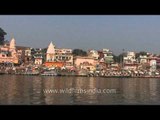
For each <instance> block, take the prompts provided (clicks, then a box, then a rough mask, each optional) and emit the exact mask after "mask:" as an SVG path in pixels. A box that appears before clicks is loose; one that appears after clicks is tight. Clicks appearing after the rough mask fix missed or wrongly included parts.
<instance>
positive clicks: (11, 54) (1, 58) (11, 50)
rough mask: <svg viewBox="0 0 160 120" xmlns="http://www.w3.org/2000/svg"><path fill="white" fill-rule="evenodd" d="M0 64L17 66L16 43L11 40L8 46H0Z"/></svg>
mask: <svg viewBox="0 0 160 120" xmlns="http://www.w3.org/2000/svg"><path fill="white" fill-rule="evenodd" d="M0 63H13V64H18V54H17V51H16V41H15V39H14V38H12V39H11V41H10V43H9V44H7V43H6V44H4V45H3V46H0Z"/></svg>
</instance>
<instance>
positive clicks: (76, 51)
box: [72, 49, 87, 56]
mask: <svg viewBox="0 0 160 120" xmlns="http://www.w3.org/2000/svg"><path fill="white" fill-rule="evenodd" d="M72 54H73V55H74V56H87V52H86V51H83V50H81V49H74V50H73V52H72Z"/></svg>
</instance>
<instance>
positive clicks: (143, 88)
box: [0, 75, 160, 105]
mask: <svg viewBox="0 0 160 120" xmlns="http://www.w3.org/2000/svg"><path fill="white" fill-rule="evenodd" d="M71 88H72V90H73V89H74V90H95V89H96V90H102V91H103V90H104V89H105V90H108V92H107V93H98V92H93V91H91V92H88V93H84V92H82V93H80V92H78V91H77V92H75V91H74V92H73V91H72V92H68V93H46V92H45V91H44V90H56V91H58V90H68V89H71ZM109 90H116V91H114V92H112V91H109ZM0 104H1V105H57V104H58V105H64V104H65V105H76V104H84V105H85V104H87V105H121V104H122V105H128V104H136V105H137V104H142V105H143V104H145V105H150V104H160V79H157V78H155V79H153V78H150V79H148V78H145V79H144V78H143V79H142V78H93V77H90V78H87V77H51V76H20V75H0Z"/></svg>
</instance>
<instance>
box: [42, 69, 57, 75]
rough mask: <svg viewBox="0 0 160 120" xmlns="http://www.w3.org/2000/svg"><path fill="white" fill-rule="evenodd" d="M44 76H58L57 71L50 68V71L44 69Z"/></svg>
mask: <svg viewBox="0 0 160 120" xmlns="http://www.w3.org/2000/svg"><path fill="white" fill-rule="evenodd" d="M41 75H42V76H58V74H57V72H56V71H53V70H50V71H44V72H43V73H41Z"/></svg>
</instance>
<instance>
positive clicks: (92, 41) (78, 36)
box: [0, 15, 160, 54]
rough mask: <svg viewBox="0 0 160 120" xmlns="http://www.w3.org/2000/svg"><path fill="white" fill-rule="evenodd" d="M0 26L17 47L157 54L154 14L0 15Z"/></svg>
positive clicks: (159, 41)
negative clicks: (51, 47) (50, 46)
mask: <svg viewBox="0 0 160 120" xmlns="http://www.w3.org/2000/svg"><path fill="white" fill-rule="evenodd" d="M0 27H1V28H2V29H3V30H4V31H5V32H6V33H7V35H6V36H5V38H6V40H10V39H11V38H12V36H14V38H15V40H16V45H21V46H28V47H33V48H45V47H47V46H48V45H49V43H50V42H51V41H52V42H53V43H54V44H55V45H56V47H57V48H71V49H75V48H79V49H83V50H88V49H95V50H101V49H103V48H108V49H110V50H111V51H113V53H114V54H120V53H122V50H123V49H124V50H125V51H135V52H139V51H147V52H152V53H156V54H160V16H158V15H157V16H156V15H155V16H154V15H146V16H145V15H0Z"/></svg>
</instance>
